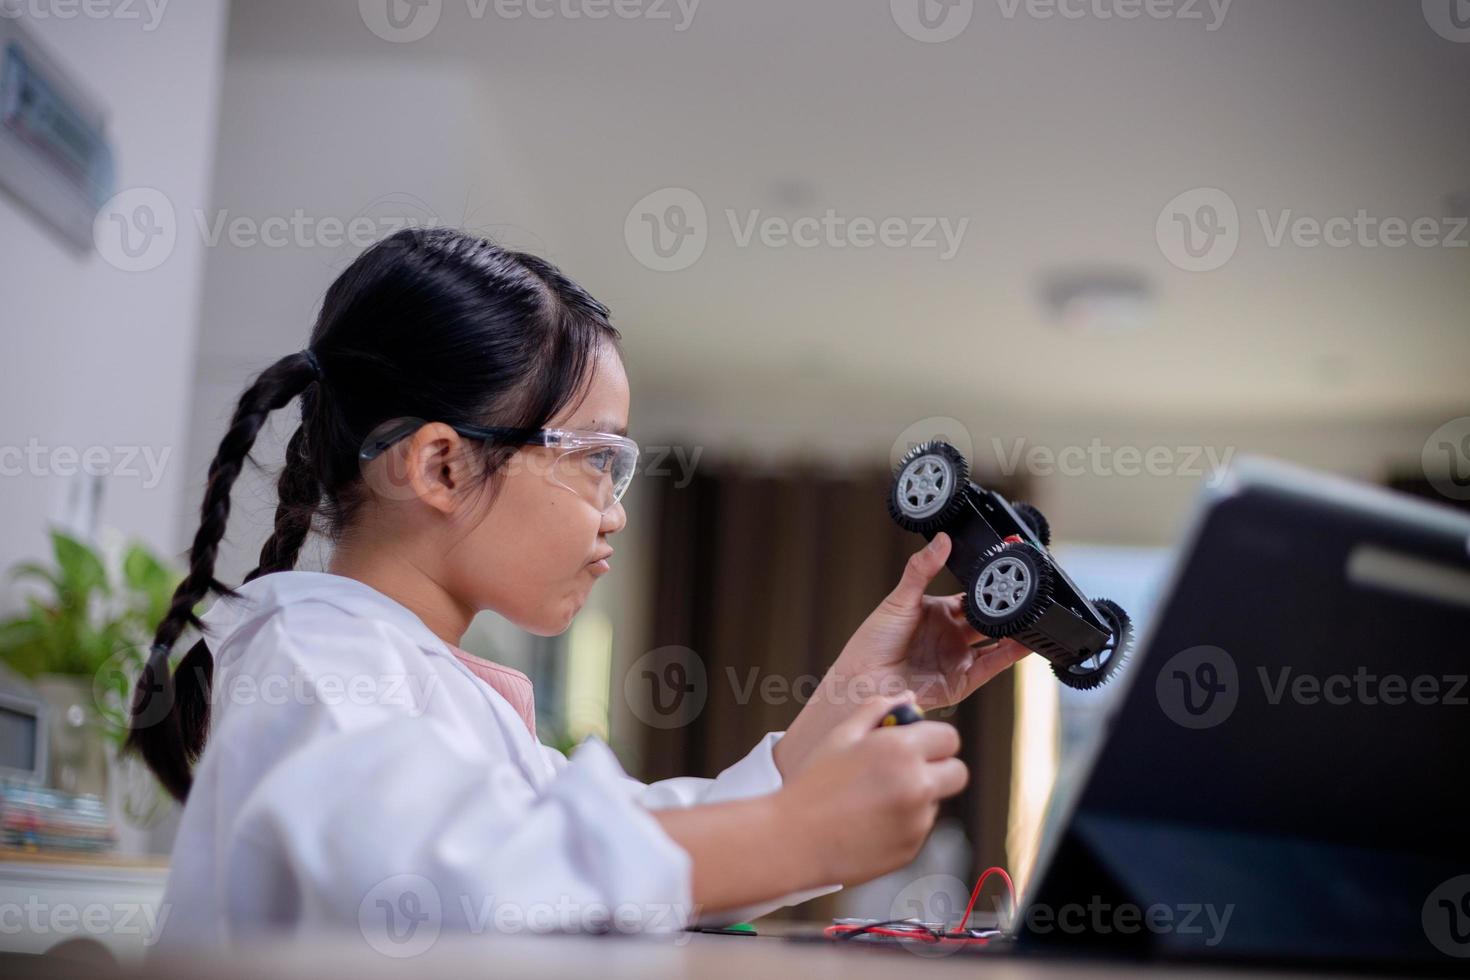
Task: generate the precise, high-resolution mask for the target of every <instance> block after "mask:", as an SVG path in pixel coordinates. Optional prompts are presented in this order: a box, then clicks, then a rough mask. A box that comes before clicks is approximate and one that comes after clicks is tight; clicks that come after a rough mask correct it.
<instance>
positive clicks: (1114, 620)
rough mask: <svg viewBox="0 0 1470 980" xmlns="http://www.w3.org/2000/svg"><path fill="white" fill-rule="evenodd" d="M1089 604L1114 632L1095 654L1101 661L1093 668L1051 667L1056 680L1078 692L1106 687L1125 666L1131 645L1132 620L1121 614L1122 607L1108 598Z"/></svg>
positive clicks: (1125, 614)
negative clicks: (1099, 651) (1108, 641)
mask: <svg viewBox="0 0 1470 980" xmlns="http://www.w3.org/2000/svg"><path fill="white" fill-rule="evenodd" d="M1092 604H1093V605H1094V606H1096V607H1097V611H1098V612H1099V613H1100V614H1102V618H1103V619H1105V620H1107V621H1108V625H1109V626H1110V627H1111V628H1112V631H1113V639H1112V641H1111V642H1110V643H1109V644H1108V645H1107V646H1105V647H1104V648H1103V650H1102V652H1101V653H1099V655H1098V656H1099V657H1100V658H1101V662H1100V663H1098V664H1097V665H1096V666H1094V667H1081V666H1077V667H1067V668H1062V667H1058V666H1057V665H1056V664H1052V665H1051V670H1052V673H1053V674H1056V675H1057V680H1059V681H1061V682H1062V683H1063V684H1065V685H1067V686H1068V687H1072V688H1076V689H1077V690H1079V691H1090V690H1092V689H1093V688H1095V687H1100V686H1102V685H1103V684H1106V683H1107V682H1108V681H1109V680H1110V679H1111V678H1112V677H1113V675H1115V674H1116V673H1117V672H1118V671H1119V669H1120V668H1122V666H1123V664H1125V663H1127V661H1128V651H1129V648H1130V647H1131V645H1132V643H1133V620H1131V619H1130V618H1129V617H1128V614H1127V613H1126V612H1124V611H1123V607H1122V606H1120V605H1118V604H1117V603H1116V602H1114V601H1113V600H1111V599H1093V600H1092Z"/></svg>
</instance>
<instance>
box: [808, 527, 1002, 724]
mask: <svg viewBox="0 0 1470 980" xmlns="http://www.w3.org/2000/svg"><path fill="white" fill-rule="evenodd" d="M949 549H950V540H949V535H947V534H945V533H943V532H940V533H939V534H936V535H935V536H934V540H933V541H930V542H929V544H928V546H927V547H925V548H923V549H921V550H919V551H917V552H915V553H914V554H913V555H912V556H911V557H910V558H909V561H908V565H907V566H905V568H904V570H903V578H901V579H900V580H899V583H898V586H897V587H896V588H895V589H894V590H893V591H892V592H890V593H889V594H888V596H887V597H886V598H885V599H884V600H883V601H882V602H880V603H879V604H878V608H877V609H875V610H873V612H872V613H871V614H870V615H869V616H868V618H867V619H866V620H864V621H863V624H862V625H861V626H859V627H858V630H857V632H856V633H854V634H853V635H852V639H850V640H848V641H847V646H846V647H844V648H843V650H842V653H841V654H840V655H839V656H838V657H837V662H836V663H834V664H833V665H832V669H831V670H830V671H829V672H828V676H829V677H832V678H833V679H834V680H835V681H837V682H839V683H851V682H852V680H853V679H859V680H858V683H859V684H865V683H876V684H878V685H879V686H878V688H877V689H878V690H880V691H883V692H888V691H892V690H893V689H894V688H895V687H902V688H907V689H909V690H912V691H914V692H915V693H916V694H917V696H918V703H919V706H920V707H921V708H925V709H931V708H943V707H947V706H949V705H951V704H958V703H959V702H961V701H963V700H964V699H965V698H967V697H969V696H970V695H971V694H973V693H974V692H975V689H976V688H978V687H979V686H980V685H981V684H984V683H985V682H986V681H988V680H990V679H991V678H992V677H994V676H995V675H996V674H999V673H1000V672H1001V671H1003V670H1005V669H1006V668H1007V667H1009V666H1010V665H1011V664H1013V663H1015V662H1016V661H1017V660H1020V659H1021V658H1022V657H1024V656H1026V654H1028V653H1030V652H1031V651H1030V650H1027V649H1026V648H1025V647H1023V646H1021V644H1019V643H1017V642H1016V641H1015V640H1001V641H999V642H994V641H990V639H989V637H987V636H985V634H983V633H981V632H979V631H978V630H976V629H975V627H973V626H971V625H970V621H969V620H968V619H966V618H965V607H964V601H965V597H964V594H963V593H960V594H956V595H947V596H930V595H925V594H924V589H925V588H926V587H927V586H928V585H929V583H930V582H931V581H933V579H934V576H936V575H938V574H939V570H940V569H942V568H943V567H944V562H945V560H946V559H948V558H949ZM977 644H979V645H981V646H980V648H979V649H976V646H977Z"/></svg>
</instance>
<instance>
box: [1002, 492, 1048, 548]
mask: <svg viewBox="0 0 1470 980" xmlns="http://www.w3.org/2000/svg"><path fill="white" fill-rule="evenodd" d="M1011 507H1013V508H1014V509H1015V511H1016V513H1017V514H1020V515H1021V520H1023V521H1025V522H1026V523H1027V525H1029V526H1030V528H1031V531H1032V533H1034V534H1035V535H1036V539H1037V540H1038V541H1040V542H1041V546H1042V547H1043V548H1050V547H1051V524H1050V523H1049V522H1048V521H1047V519H1046V515H1044V514H1042V512H1041V511H1039V510H1037V509H1036V508H1035V507H1033V506H1031V505H1030V504H1015V503H1013V504H1011Z"/></svg>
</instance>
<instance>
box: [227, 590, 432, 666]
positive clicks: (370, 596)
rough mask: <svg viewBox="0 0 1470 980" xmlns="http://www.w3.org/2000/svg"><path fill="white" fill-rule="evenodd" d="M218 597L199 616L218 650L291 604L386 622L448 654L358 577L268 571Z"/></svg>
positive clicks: (425, 646) (417, 622)
mask: <svg viewBox="0 0 1470 980" xmlns="http://www.w3.org/2000/svg"><path fill="white" fill-rule="evenodd" d="M236 592H237V593H238V596H237V597H233V596H221V597H220V598H219V599H218V600H216V601H215V603H214V605H212V606H210V607H209V609H208V610H207V611H206V612H205V613H204V614H203V615H202V616H201V617H200V619H201V620H202V621H203V622H204V626H205V633H204V635H205V637H206V638H207V639H208V640H209V645H210V646H211V647H213V648H215V649H220V648H222V647H223V646H224V644H225V643H226V641H228V639H229V637H230V635H231V634H233V633H235V632H236V631H238V630H239V629H241V628H242V627H244V626H246V625H248V624H249V623H251V622H252V621H254V620H256V619H258V618H260V617H262V616H268V615H270V614H271V613H272V612H274V611H275V610H277V609H280V608H281V607H282V606H286V605H290V604H291V603H293V602H301V601H305V600H313V601H317V602H326V603H330V604H331V605H333V606H336V607H337V608H338V609H341V610H342V611H343V612H345V613H348V614H349V615H353V616H362V617H365V618H370V619H386V620H388V621H389V622H391V623H392V624H393V625H394V626H396V627H398V628H399V629H400V630H402V631H403V632H404V633H405V634H406V635H407V636H408V637H409V638H410V639H411V640H413V642H414V643H415V644H416V645H418V646H420V647H422V648H423V649H425V650H430V651H434V652H436V653H442V654H443V655H445V656H451V657H452V655H451V654H450V652H449V647H448V646H447V645H446V644H445V642H444V641H443V640H441V639H440V638H439V636H438V635H437V634H436V633H435V632H434V631H433V630H431V629H429V627H427V626H425V625H424V621H423V620H421V619H419V618H418V616H416V615H414V613H413V612H412V611H410V610H409V609H408V608H407V607H405V606H403V605H401V604H400V603H398V602H395V601H394V600H392V599H390V598H388V597H387V596H385V595H384V594H383V593H381V592H379V591H378V590H377V589H374V588H373V587H372V586H370V585H366V584H364V583H362V582H359V581H357V579H352V578H347V577H346V576H345V575H333V574H331V573H329V572H304V571H290V572H272V573H271V574H269V575H262V576H261V577H260V578H258V579H255V580H254V581H251V582H246V583H245V584H244V585H242V586H240V587H239V588H238V589H237V590H236Z"/></svg>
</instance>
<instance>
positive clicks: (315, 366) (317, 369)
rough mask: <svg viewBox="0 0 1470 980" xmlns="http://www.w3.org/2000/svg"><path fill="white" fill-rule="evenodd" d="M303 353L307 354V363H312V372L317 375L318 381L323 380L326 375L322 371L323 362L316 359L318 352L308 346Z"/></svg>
mask: <svg viewBox="0 0 1470 980" xmlns="http://www.w3.org/2000/svg"><path fill="white" fill-rule="evenodd" d="M301 353H302V354H304V355H305V356H306V363H307V364H310V365H311V373H312V374H313V375H314V376H315V377H316V380H317V381H321V380H322V379H323V377H324V375H323V373H322V362H321V361H318V360H317V359H316V352H315V351H313V350H312V349H311V348H310V347H308V348H306V349H305V350H303V351H302V352H301Z"/></svg>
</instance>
